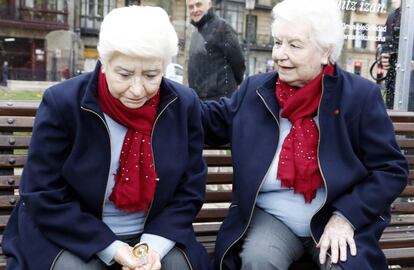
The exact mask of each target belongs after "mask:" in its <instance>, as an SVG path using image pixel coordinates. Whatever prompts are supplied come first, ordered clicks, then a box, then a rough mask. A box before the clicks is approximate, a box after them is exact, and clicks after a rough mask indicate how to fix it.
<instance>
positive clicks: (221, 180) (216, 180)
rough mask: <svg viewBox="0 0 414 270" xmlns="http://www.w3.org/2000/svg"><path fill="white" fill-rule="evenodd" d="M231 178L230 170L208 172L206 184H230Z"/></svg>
mask: <svg viewBox="0 0 414 270" xmlns="http://www.w3.org/2000/svg"><path fill="white" fill-rule="evenodd" d="M232 180H233V173H232V172H209V173H208V174H207V184H231V183H232Z"/></svg>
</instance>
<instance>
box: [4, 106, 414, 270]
mask: <svg viewBox="0 0 414 270" xmlns="http://www.w3.org/2000/svg"><path fill="white" fill-rule="evenodd" d="M36 109H37V104H26V103H15V104H13V103H8V102H0V234H1V235H2V234H3V231H4V228H5V225H6V223H7V221H8V218H9V215H10V212H11V211H12V209H13V207H14V205H15V204H16V202H17V200H18V187H19V178H20V174H21V171H22V168H23V166H24V163H25V161H26V158H27V148H28V145H29V142H30V132H31V130H32V127H33V122H34V115H35V113H36ZM390 116H391V118H392V120H393V123H394V127H395V130H396V133H397V140H398V143H399V145H400V147H401V149H402V151H403V153H404V154H405V156H406V158H407V160H408V162H409V163H410V181H409V185H408V186H407V187H406V189H405V190H404V191H403V192H402V193H401V195H400V197H399V198H398V199H396V200H395V202H394V204H393V205H392V212H393V217H392V222H391V224H390V226H389V227H388V228H387V229H386V230H385V232H384V234H383V236H382V238H381V241H380V244H381V247H382V248H383V250H384V253H385V255H386V257H387V259H388V261H389V264H390V265H392V266H395V267H398V266H400V267H401V268H398V269H405V270H409V269H411V270H414V186H412V185H411V184H412V182H413V179H414V113H411V112H409V113H400V112H390ZM204 157H205V159H206V161H207V164H208V167H209V173H208V175H207V193H206V203H205V204H204V206H203V209H202V210H201V211H200V213H199V215H198V216H197V218H196V220H195V221H194V228H195V231H196V235H197V238H198V240H199V241H200V242H202V243H203V245H204V246H205V247H206V248H207V250H208V252H209V253H210V254H212V253H213V252H214V244H215V239H216V235H217V231H218V229H219V226H220V224H221V222H222V221H223V219H224V217H225V216H226V214H227V208H228V206H229V205H230V202H231V182H232V166H231V154H230V150H229V147H228V146H225V147H220V148H210V147H206V148H205V151H204ZM0 237H1V236H0ZM0 240H1V239H0ZM5 263H6V261H5V257H4V256H3V255H2V254H1V253H0V269H4V267H5ZM314 267H315V265H313V264H312V263H311V262H310V261H309V258H306V257H305V258H304V259H301V260H300V261H299V262H297V263H295V264H294V265H293V266H292V267H291V268H290V269H291V270H294V269H317V268H314Z"/></svg>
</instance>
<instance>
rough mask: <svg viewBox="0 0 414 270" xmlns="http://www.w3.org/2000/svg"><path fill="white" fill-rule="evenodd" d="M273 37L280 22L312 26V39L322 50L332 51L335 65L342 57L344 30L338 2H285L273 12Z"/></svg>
mask: <svg viewBox="0 0 414 270" xmlns="http://www.w3.org/2000/svg"><path fill="white" fill-rule="evenodd" d="M272 15H273V22H272V36H275V30H276V28H277V27H278V22H279V21H280V20H285V21H288V22H292V23H304V24H309V25H310V26H311V31H312V33H310V36H311V38H312V39H313V40H314V41H315V42H316V44H317V46H318V47H320V48H321V49H331V50H332V51H331V55H330V56H329V62H330V63H332V64H333V63H335V62H336V61H337V60H338V59H339V56H340V55H341V50H342V45H343V43H344V29H343V23H342V19H341V13H340V11H339V8H338V6H337V1H336V0H284V1H283V2H281V3H279V4H277V5H276V6H275V7H274V8H273V10H272Z"/></svg>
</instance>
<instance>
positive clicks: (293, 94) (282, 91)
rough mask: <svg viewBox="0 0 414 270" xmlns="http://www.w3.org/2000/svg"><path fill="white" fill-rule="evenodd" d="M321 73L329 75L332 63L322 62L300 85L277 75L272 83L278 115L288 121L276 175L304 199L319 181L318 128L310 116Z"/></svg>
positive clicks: (317, 98) (318, 96) (319, 91)
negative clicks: (307, 80) (320, 69)
mask: <svg viewBox="0 0 414 270" xmlns="http://www.w3.org/2000/svg"><path fill="white" fill-rule="evenodd" d="M324 74H330V75H333V74H334V67H333V65H328V66H326V67H325V68H324V69H323V70H322V72H321V73H320V74H319V75H318V76H317V77H316V78H315V79H313V80H312V81H310V82H309V83H308V84H306V85H305V86H303V87H302V88H296V87H292V86H290V85H288V84H287V83H285V82H283V81H281V80H280V79H278V81H277V83H276V97H277V100H278V102H279V104H280V106H281V108H282V112H281V116H282V117H284V118H288V119H289V121H290V122H291V123H292V128H291V129H290V132H289V134H288V135H287V137H286V139H285V141H284V142H283V145H282V151H281V152H280V155H279V165H278V171H277V178H278V179H280V181H281V186H282V187H288V188H293V189H294V190H295V193H301V194H302V195H303V197H304V198H305V202H306V203H310V202H312V200H313V198H315V196H316V191H317V189H318V188H319V187H320V186H321V185H322V176H321V173H320V171H319V166H318V157H317V151H318V149H317V148H318V140H319V130H318V128H317V126H316V123H315V121H314V120H313V117H314V116H315V115H316V114H317V110H318V105H319V101H320V99H321V95H322V77H323V75H324Z"/></svg>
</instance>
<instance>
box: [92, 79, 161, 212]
mask: <svg viewBox="0 0 414 270" xmlns="http://www.w3.org/2000/svg"><path fill="white" fill-rule="evenodd" d="M98 98H99V105H100V108H101V109H102V111H103V112H104V113H106V114H107V115H109V116H110V117H111V118H112V119H114V120H115V121H117V122H118V123H120V124H121V125H123V126H125V127H127V128H128V131H127V133H126V135H125V138H124V142H123V144H122V150H121V155H120V160H119V167H118V170H117V172H116V175H115V186H114V188H113V190H112V193H111V195H110V196H109V200H110V201H112V202H113V203H114V204H115V205H116V207H117V208H119V209H121V210H123V211H125V212H138V211H147V210H148V208H149V205H150V203H151V201H152V199H153V197H154V193H155V187H156V183H157V181H156V180H157V173H156V172H155V167H154V159H153V156H152V148H151V131H152V127H153V126H154V122H155V118H156V116H157V108H158V104H159V100H160V95H159V91H158V93H157V94H156V95H155V96H154V97H153V98H151V99H150V100H148V101H147V102H146V103H145V104H144V105H143V106H142V107H140V108H138V109H130V108H127V107H125V106H124V105H123V104H122V103H121V102H120V101H119V100H118V99H116V98H115V97H113V96H112V95H111V94H110V92H109V90H108V84H107V82H106V77H105V74H103V73H102V72H100V73H99V81H98Z"/></svg>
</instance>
